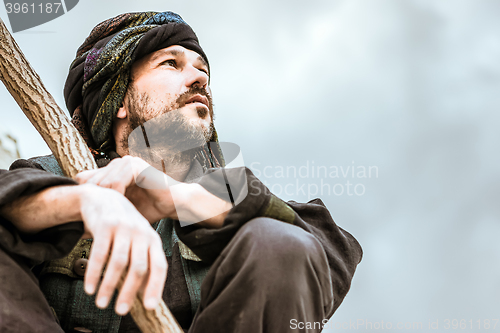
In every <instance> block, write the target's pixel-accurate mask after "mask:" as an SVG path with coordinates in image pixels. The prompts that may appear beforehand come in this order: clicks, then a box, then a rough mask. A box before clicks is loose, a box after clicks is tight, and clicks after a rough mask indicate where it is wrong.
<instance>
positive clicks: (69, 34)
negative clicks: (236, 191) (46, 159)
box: [0, 0, 500, 332]
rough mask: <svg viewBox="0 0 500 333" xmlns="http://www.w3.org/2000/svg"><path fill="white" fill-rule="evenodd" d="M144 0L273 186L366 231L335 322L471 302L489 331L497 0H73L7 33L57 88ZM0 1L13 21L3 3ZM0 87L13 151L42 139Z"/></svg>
mask: <svg viewBox="0 0 500 333" xmlns="http://www.w3.org/2000/svg"><path fill="white" fill-rule="evenodd" d="M144 10H157V11H164V10H172V11H175V12H177V13H179V14H180V15H181V16H182V17H183V18H184V19H185V20H186V21H187V22H188V23H189V24H190V25H191V26H192V27H193V29H194V30H195V31H196V33H197V35H198V37H199V39H200V42H201V45H202V46H203V48H204V50H205V51H206V53H207V55H208V57H209V60H210V65H211V71H212V78H211V85H212V91H213V94H214V103H215V111H216V128H217V130H218V132H219V137H220V138H221V140H222V141H229V142H234V143H237V144H238V145H239V146H240V147H241V149H242V153H243V157H244V159H245V162H246V164H247V165H248V166H250V167H252V169H253V170H254V171H255V173H257V174H260V178H261V179H263V180H265V181H266V182H267V184H268V186H269V187H270V188H271V189H272V190H273V191H274V192H275V193H276V194H278V195H279V196H280V197H281V198H283V199H285V200H296V201H307V200H308V199H311V198H314V197H321V198H322V200H323V201H324V202H325V204H326V205H327V206H328V208H329V209H330V212H331V214H332V216H333V217H334V219H335V221H336V222H337V223H338V224H339V225H340V226H342V227H343V228H344V229H346V230H348V231H349V232H351V233H352V234H353V235H354V236H355V237H356V238H357V239H358V240H359V242H360V243H361V245H362V246H363V249H364V252H365V255H364V259H363V261H362V262H361V264H360V265H359V268H358V271H357V272H356V275H355V276H354V280H353V284H352V289H351V291H350V293H349V294H348V296H347V298H346V299H345V301H344V304H343V305H342V306H341V307H340V308H339V310H338V311H337V313H336V314H335V315H334V317H333V319H332V320H331V323H330V325H331V326H332V327H334V325H335V324H337V325H340V324H342V323H346V322H347V323H348V322H349V321H351V322H356V321H357V320H359V321H358V322H357V323H360V324H362V325H360V327H359V329H358V331H372V330H374V329H375V328H376V324H377V323H378V324H379V325H381V323H382V321H383V322H384V323H385V324H386V325H387V323H388V322H390V323H391V324H392V326H393V330H397V329H396V326H397V324H398V323H401V324H402V325H403V326H404V325H407V326H408V325H413V323H419V322H420V323H422V325H423V329H421V330H415V331H429V328H428V325H429V322H432V323H435V322H436V321H439V322H438V326H437V328H438V329H437V330H433V331H435V332H448V331H450V330H447V329H446V323H447V322H446V319H449V320H452V319H457V320H462V319H463V320H465V322H466V325H468V326H467V329H465V330H462V331H467V332H479V331H481V332H482V331H483V330H479V324H480V325H481V329H483V328H484V325H485V320H491V325H492V326H491V327H493V325H494V321H493V320H494V319H500V304H499V302H498V299H499V296H500V245H499V242H498V239H499V237H500V223H499V217H500V205H499V204H498V202H499V199H500V186H499V185H500V184H499V183H500V158H499V154H498V147H499V143H500V134H499V133H500V131H499V130H498V127H499V125H500V113H499V107H500V20H499V17H500V16H499V15H500V2H499V1H497V0H491V1H486V0H420V1H417V0H363V1H361V0H337V1H334V0H329V1H315V0H312V1H263V0H253V1H247V0H244V1H214V0H212V1H198V0H189V1H171V2H167V1H148V0H143V1H124V0H121V1H117V0H111V1H106V2H104V1H97V0H83V1H80V3H79V4H78V5H77V6H76V7H75V8H74V9H73V10H71V11H70V12H68V13H67V14H65V15H64V16H62V17H59V18H57V19H55V20H54V21H51V22H49V23H46V24H44V25H41V26H39V27H35V28H33V29H30V30H27V31H25V32H19V33H16V34H15V35H14V37H15V38H16V40H17V42H18V43H19V45H20V47H21V49H22V50H23V51H24V53H25V55H26V57H27V58H28V60H29V61H30V62H31V64H32V66H33V67H34V68H35V70H36V71H37V72H38V74H39V75H40V76H41V78H42V79H43V81H44V83H45V85H46V87H47V88H48V90H49V91H50V92H51V93H52V94H53V95H54V97H55V99H56V101H57V102H58V103H59V104H60V105H61V106H64V105H65V104H64V102H63V97H62V89H63V85H64V81H65V78H66V74H67V70H68V67H69V65H70V63H71V61H72V60H73V57H74V55H75V52H76V49H77V48H78V46H79V45H80V44H81V43H82V42H83V40H84V39H85V37H86V36H87V35H88V33H89V32H90V30H91V29H92V27H93V26H95V25H96V24H97V23H99V22H101V21H102V20H104V19H107V18H110V17H112V16H115V15H117V14H120V13H123V12H129V11H144ZM0 16H1V17H2V19H3V20H4V21H5V22H6V24H7V26H9V24H8V20H7V15H6V13H5V8H3V7H2V8H1V9H0ZM9 27H10V26H9ZM0 101H1V110H0V114H1V119H2V121H1V126H2V127H4V128H6V129H7V130H8V131H10V132H11V133H12V134H13V135H15V136H16V137H17V138H18V140H19V143H20V148H21V154H22V156H23V157H30V156H35V155H40V154H47V153H49V151H48V149H47V148H46V147H45V144H44V142H43V141H42V139H41V138H40V137H39V136H38V134H37V133H36V132H35V131H34V130H33V129H32V128H31V124H29V122H28V121H27V120H26V119H24V115H23V114H22V112H21V111H20V109H19V108H18V107H17V105H16V104H15V102H14V101H13V99H12V98H11V97H10V95H9V94H8V92H7V91H6V90H5V88H4V87H3V86H2V87H0ZM370 167H371V168H370ZM353 168H354V171H355V172H354V173H353V172H352V171H353ZM325 170H326V172H325ZM363 170H365V171H366V172H365V173H363ZM369 170H370V171H371V174H370V173H369V172H368V171H369ZM318 171H319V175H318ZM313 172H314V174H313ZM341 191H342V192H341ZM470 320H472V321H470ZM478 320H479V322H478ZM366 321H369V322H371V323H372V325H375V327H372V329H370V327H369V326H368V327H366V325H365V324H366ZM286 324H287V323H284V325H286ZM449 324H450V325H451V324H452V322H451V321H450V322H449ZM471 325H472V326H471ZM400 326H401V325H400ZM379 327H380V326H379ZM434 327H436V326H434ZM346 330H347V329H346ZM402 330H405V329H402ZM497 330H500V323H498V324H497V326H496V330H495V331H497ZM330 331H331V332H333V330H326V332H330ZM336 331H339V330H338V329H337V330H336ZM378 331H384V330H382V329H379V330H378Z"/></svg>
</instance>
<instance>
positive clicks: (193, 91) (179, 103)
mask: <svg viewBox="0 0 500 333" xmlns="http://www.w3.org/2000/svg"><path fill="white" fill-rule="evenodd" d="M194 95H201V96H204V97H206V98H207V100H208V109H209V110H210V115H211V116H213V111H212V110H213V103H212V97H211V96H210V95H209V94H208V91H206V90H205V89H203V88H201V87H191V88H189V90H188V91H186V92H184V93H182V94H181V95H179V97H177V100H176V101H175V103H176V108H182V107H183V106H185V105H186V102H187V101H188V100H189V99H190V98H191V97H193V96H194Z"/></svg>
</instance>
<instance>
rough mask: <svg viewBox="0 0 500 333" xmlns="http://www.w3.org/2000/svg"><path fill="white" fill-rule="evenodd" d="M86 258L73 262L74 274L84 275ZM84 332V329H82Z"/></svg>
mask: <svg viewBox="0 0 500 333" xmlns="http://www.w3.org/2000/svg"><path fill="white" fill-rule="evenodd" d="M88 261H89V260H88V259H85V258H80V259H78V260H77V261H75V263H74V264H73V270H74V271H75V273H76V275H78V276H84V275H85V269H86V268H87V263H88ZM82 332H85V331H82Z"/></svg>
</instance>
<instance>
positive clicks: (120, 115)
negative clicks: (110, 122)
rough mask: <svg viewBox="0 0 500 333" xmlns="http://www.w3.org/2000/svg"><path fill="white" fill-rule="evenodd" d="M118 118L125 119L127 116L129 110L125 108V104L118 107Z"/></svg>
mask: <svg viewBox="0 0 500 333" xmlns="http://www.w3.org/2000/svg"><path fill="white" fill-rule="evenodd" d="M116 118H118V119H125V118H127V110H126V109H125V107H124V106H122V107H121V108H119V109H118V113H117V114H116Z"/></svg>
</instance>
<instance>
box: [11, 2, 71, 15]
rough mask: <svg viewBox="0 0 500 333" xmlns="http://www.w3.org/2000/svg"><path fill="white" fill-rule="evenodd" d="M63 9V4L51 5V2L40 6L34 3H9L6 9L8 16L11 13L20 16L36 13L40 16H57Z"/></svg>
mask: <svg viewBox="0 0 500 333" xmlns="http://www.w3.org/2000/svg"><path fill="white" fill-rule="evenodd" d="M60 7H61V3H60V2H56V3H51V2H47V3H45V4H43V3H41V4H38V5H35V4H34V3H31V4H29V3H25V2H24V3H17V2H15V3H10V2H7V3H6V4H5V9H6V10H7V14H10V13H15V14H19V13H23V14H28V13H32V14H35V13H40V14H44V13H45V14H52V13H54V14H57V13H58V11H59V10H62V8H60Z"/></svg>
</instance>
